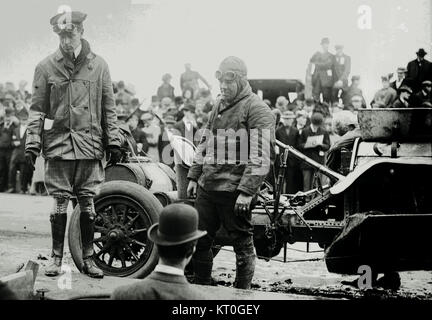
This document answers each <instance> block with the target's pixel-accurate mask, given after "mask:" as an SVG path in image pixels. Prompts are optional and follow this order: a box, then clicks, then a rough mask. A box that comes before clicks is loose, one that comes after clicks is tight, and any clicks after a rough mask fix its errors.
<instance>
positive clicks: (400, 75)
mask: <svg viewBox="0 0 432 320" xmlns="http://www.w3.org/2000/svg"><path fill="white" fill-rule="evenodd" d="M396 74H397V79H396V80H395V81H392V82H390V87H392V88H393V89H395V90H398V89H399V88H400V87H401V86H402V84H405V82H406V81H405V75H406V69H405V68H403V67H399V68H397V70H396Z"/></svg>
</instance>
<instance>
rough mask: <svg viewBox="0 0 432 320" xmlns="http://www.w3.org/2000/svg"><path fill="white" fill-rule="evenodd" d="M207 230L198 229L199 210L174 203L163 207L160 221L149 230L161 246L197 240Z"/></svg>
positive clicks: (154, 240) (155, 241)
mask: <svg viewBox="0 0 432 320" xmlns="http://www.w3.org/2000/svg"><path fill="white" fill-rule="evenodd" d="M206 234H207V231H201V230H198V212H197V210H196V209H195V208H194V207H192V206H190V205H187V204H182V203H174V204H170V205H168V206H166V207H165V208H163V209H162V212H161V214H160V216H159V223H155V224H154V225H152V226H151V227H150V229H149V230H148V233H147V235H148V237H149V239H150V240H151V241H153V242H154V243H156V244H158V245H161V246H176V245H180V244H183V243H187V242H190V241H193V240H197V239H198V238H201V237H202V236H204V235H206Z"/></svg>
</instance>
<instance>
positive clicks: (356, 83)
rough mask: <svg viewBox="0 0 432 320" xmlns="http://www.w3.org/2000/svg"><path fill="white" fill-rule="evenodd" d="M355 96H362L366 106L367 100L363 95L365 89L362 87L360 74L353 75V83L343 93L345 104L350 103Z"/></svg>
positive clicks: (363, 103)
mask: <svg viewBox="0 0 432 320" xmlns="http://www.w3.org/2000/svg"><path fill="white" fill-rule="evenodd" d="M353 96H360V97H362V101H363V102H362V105H363V108H366V100H365V99H364V96H363V91H362V89H360V76H358V75H354V76H352V77H351V85H350V86H349V87H348V89H347V90H346V92H344V93H343V94H342V101H343V104H344V105H345V106H347V105H349V104H350V102H351V98H352V97H353Z"/></svg>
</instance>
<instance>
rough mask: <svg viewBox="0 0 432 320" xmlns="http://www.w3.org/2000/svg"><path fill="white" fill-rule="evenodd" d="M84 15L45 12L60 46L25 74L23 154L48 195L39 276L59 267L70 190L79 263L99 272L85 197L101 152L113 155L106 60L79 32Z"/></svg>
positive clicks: (116, 151)
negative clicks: (45, 249)
mask: <svg viewBox="0 0 432 320" xmlns="http://www.w3.org/2000/svg"><path fill="white" fill-rule="evenodd" d="M85 18H86V14H84V13H81V12H77V11H72V12H64V13H59V14H57V15H56V16H54V17H53V18H52V19H51V20H50V23H51V25H52V26H53V30H54V32H55V33H57V34H58V36H59V40H60V46H59V49H58V50H57V51H56V52H55V53H53V54H51V55H49V56H48V57H47V58H45V59H44V60H42V62H40V63H39V64H38V65H37V66H36V69H35V74H34V80H33V97H32V104H31V107H30V119H29V123H28V133H27V140H26V148H25V157H26V161H27V162H28V163H29V164H30V165H31V166H34V163H35V160H36V157H37V156H38V155H39V153H41V152H42V154H43V156H44V157H45V160H46V161H45V185H46V187H47V190H48V192H49V194H50V195H52V196H53V197H54V210H53V212H52V213H51V216H50V221H51V231H52V240H53V243H52V256H53V258H54V259H53V262H52V264H51V265H49V266H48V267H47V268H46V270H45V274H46V275H47V276H56V275H58V274H59V273H60V271H61V263H62V257H63V244H64V235H65V230H66V220H67V218H66V212H67V207H68V203H69V199H70V198H71V197H72V196H73V195H75V196H76V197H77V199H78V204H79V207H80V210H81V217H80V227H81V240H82V249H83V252H82V254H83V261H84V264H83V266H82V270H83V272H84V273H86V274H88V275H89V276H91V277H103V272H102V270H100V269H99V268H97V267H96V265H95V263H94V261H93V259H92V256H93V253H94V251H93V237H94V219H95V216H96V213H95V208H94V203H93V197H94V195H95V193H96V191H97V188H98V187H99V185H100V184H101V183H102V182H103V180H104V168H103V166H102V162H101V160H102V159H103V157H104V152H105V151H106V152H107V157H108V160H109V161H110V162H112V163H115V162H117V161H118V160H119V158H120V157H121V152H120V140H119V131H118V126H117V124H116V121H117V117H116V113H115V109H114V98H113V97H114V95H113V87H112V82H111V77H110V73H109V69H108V65H107V63H106V62H105V61H104V60H103V59H102V58H101V57H100V56H98V55H96V54H94V53H93V52H92V51H91V50H90V45H89V43H88V42H87V41H86V40H84V39H83V38H82V35H83V32H84V29H83V21H84V19H85Z"/></svg>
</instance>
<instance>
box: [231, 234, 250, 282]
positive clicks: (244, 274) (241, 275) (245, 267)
mask: <svg viewBox="0 0 432 320" xmlns="http://www.w3.org/2000/svg"><path fill="white" fill-rule="evenodd" d="M234 251H235V253H236V278H235V281H234V287H235V288H238V289H250V288H251V283H252V278H253V275H254V272H255V252H254V245H253V239H252V237H247V238H244V239H239V240H237V241H234Z"/></svg>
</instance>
